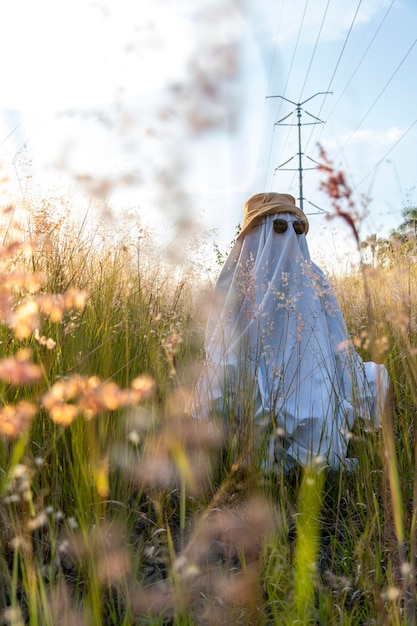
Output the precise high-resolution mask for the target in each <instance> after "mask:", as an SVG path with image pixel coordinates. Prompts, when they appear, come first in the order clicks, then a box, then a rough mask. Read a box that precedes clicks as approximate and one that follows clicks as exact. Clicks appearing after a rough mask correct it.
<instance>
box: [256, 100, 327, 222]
mask: <svg viewBox="0 0 417 626" xmlns="http://www.w3.org/2000/svg"><path fill="white" fill-rule="evenodd" d="M329 93H332V92H331V91H319V92H318V93H316V94H314V96H310V98H307V99H306V100H303V102H293V101H292V100H289V99H288V98H284V96H267V98H281V99H282V100H285V101H286V102H290V103H291V104H293V105H294V106H295V107H296V108H295V111H296V112H297V123H296V124H290V123H288V124H287V123H285V120H286V119H288V118H289V117H291V115H293V113H294V111H291V113H289V114H288V115H286V116H285V117H283V118H282V119H280V120H278V122H275V124H274V126H297V127H298V152H297V153H296V154H294V156H292V157H291V158H290V159H288V160H287V161H285V162H284V163H281V165H278V167H276V168H275V172H276V171H277V170H282V171H288V172H297V171H298V188H299V198H298V200H299V206H300V209H301V210H302V211H304V206H303V205H304V200H305V198H304V195H303V171H304V170H315V169H317V165H320V163H318V162H317V161H315V160H314V159H312V158H311V157H309V156H308V155H307V154H304V152H302V151H301V126H313V125H315V124H324V122H323V120H321V119H319V118H318V117H316V116H315V115H312V114H311V113H309V112H308V111H305V110H304V109H302V108H301V107H302V106H303V104H305V103H306V102H308V101H309V100H312V99H313V98H315V97H316V96H321V95H326V94H329ZM302 111H303V112H304V113H306V114H307V115H309V116H310V117H311V118H313V119H314V120H315V121H314V122H304V123H302V122H301V115H302ZM297 156H298V167H297V168H292V167H284V165H287V163H289V162H290V161H292V160H293V159H294V158H295V157H297ZM303 156H304V157H305V158H306V159H309V160H310V161H312V162H313V163H316V167H303ZM307 202H308V203H309V204H311V205H312V206H314V207H315V208H316V209H317V213H325V211H324V209H321V208H320V207H318V206H317V205H316V204H314V203H313V202H310V200H307ZM309 215H314V213H309Z"/></svg>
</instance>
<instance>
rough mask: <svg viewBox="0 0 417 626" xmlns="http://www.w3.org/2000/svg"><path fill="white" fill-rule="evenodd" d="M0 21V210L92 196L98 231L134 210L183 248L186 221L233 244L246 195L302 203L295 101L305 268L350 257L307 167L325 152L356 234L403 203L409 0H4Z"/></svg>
mask: <svg viewBox="0 0 417 626" xmlns="http://www.w3.org/2000/svg"><path fill="white" fill-rule="evenodd" d="M0 11H1V19H0V53H1V58H2V59H4V60H5V62H4V63H3V68H2V79H1V84H0V94H1V95H0V162H1V164H2V168H3V173H4V175H5V174H7V175H8V181H7V182H4V181H3V183H2V189H1V190H0V191H1V192H2V198H1V199H2V201H3V203H7V202H10V201H13V200H14V199H16V200H17V199H27V200H30V199H31V197H34V196H36V195H38V196H44V197H48V195H49V196H50V197H52V196H54V197H59V195H60V194H62V195H65V194H67V193H68V194H69V195H71V194H72V196H75V197H77V198H78V197H80V198H81V197H82V198H86V202H87V200H88V198H89V197H90V196H92V197H94V198H95V199H96V200H97V202H98V203H99V204H100V205H101V206H103V207H106V209H107V211H106V212H105V213H102V214H100V212H99V213H98V214H97V219H98V220H99V221H100V219H102V220H104V219H107V218H105V217H104V215H106V216H107V217H108V215H109V212H111V213H112V214H113V216H115V219H116V221H117V220H118V219H123V218H124V217H125V216H128V215H134V216H135V217H137V219H139V220H140V221H141V223H143V224H144V225H147V224H149V225H150V226H152V227H153V228H156V230H157V232H158V233H160V235H161V238H163V236H164V235H165V236H167V234H168V233H169V237H170V238H173V239H174V240H175V241H177V243H178V245H179V247H181V246H182V245H183V243H184V241H185V237H186V236H187V233H189V232H190V228H192V229H193V230H194V231H195V232H196V233H197V236H201V235H202V233H203V232H204V231H210V232H211V233H212V235H211V236H212V238H213V241H216V242H217V244H218V245H219V247H220V249H221V250H226V249H227V247H228V245H229V243H230V241H231V240H232V239H233V238H234V236H235V233H236V228H237V226H238V224H240V223H241V222H242V219H243V205H244V202H245V201H246V200H247V199H248V198H249V197H250V196H251V195H252V194H255V193H259V192H263V191H278V192H282V193H291V194H293V195H294V196H295V197H296V198H297V202H298V203H300V189H299V176H298V171H297V167H298V154H297V153H298V151H299V146H298V138H299V137H298V127H297V119H298V118H297V116H296V109H297V106H299V110H300V112H301V118H300V121H301V123H302V126H301V127H300V133H301V152H302V165H303V207H304V210H305V212H306V213H307V215H308V216H309V220H310V231H309V235H308V241H309V246H310V251H311V255H312V257H313V258H316V259H317V260H318V261H319V262H321V263H324V264H331V263H332V262H333V261H334V259H335V258H336V257H337V258H340V259H341V263H342V264H343V263H346V265H348V263H349V259H350V258H351V256H352V254H353V251H354V247H355V246H354V241H353V239H352V238H351V237H350V233H349V231H348V229H347V227H346V226H345V225H344V224H343V223H341V221H340V218H335V219H330V220H329V219H328V217H327V215H328V213H331V212H332V209H331V206H330V203H329V200H328V198H327V197H326V196H325V194H323V192H322V191H321V190H320V184H321V182H322V181H323V173H321V172H319V171H318V170H317V169H307V168H310V167H313V168H314V167H315V162H317V161H319V159H320V157H319V150H318V144H320V145H321V146H322V147H323V148H324V150H325V151H326V154H327V157H328V159H330V160H331V161H332V162H333V163H334V165H335V167H336V169H338V170H339V169H340V170H341V171H343V172H344V173H345V175H346V177H347V180H348V183H349V184H350V186H351V187H352V189H353V190H354V197H355V200H356V206H357V208H358V211H359V212H360V214H361V215H362V217H363V219H362V220H361V222H360V232H361V235H362V237H363V238H365V237H366V236H367V235H368V234H371V233H377V234H378V235H379V236H386V235H388V234H389V232H390V231H391V230H392V229H393V228H395V227H396V226H397V225H398V224H399V223H400V222H401V211H402V210H403V209H404V207H405V206H407V203H409V202H410V198H411V201H412V200H413V191H412V190H413V187H414V185H415V184H416V179H417V175H416V168H415V163H416V162H417V158H416V157H417V154H416V152H417V141H416V136H417V104H416V103H417V81H416V80H415V68H416V66H417V64H416V61H417V39H416V37H417V3H416V2H415V0H314V1H313V0H201V1H199V2H198V3H196V2H194V1H193V0H171V1H170V2H167V1H166V0H152V2H150V0H118V2H112V1H111V0H102V1H100V0H72V1H71V2H68V1H62V0H61V1H60V0H38V1H37V2H35V3H33V2H31V1H30V0H15V1H14V2H13V3H11V2H10V3H7V4H6V3H3V5H2V8H1V9H0ZM327 92H331V93H327ZM277 96H278V97H277ZM284 98H285V100H284ZM284 118H285V119H284ZM281 120H284V121H285V122H286V123H287V124H292V125H289V126H284V125H282V123H281ZM312 122H320V123H314V124H312ZM321 122H323V123H321ZM286 162H287V163H286ZM284 163H286V165H285V167H287V168H294V170H295V171H286V170H285V169H284V167H283V166H282V164H284ZM364 196H366V197H367V198H369V202H368V204H367V206H366V209H365V208H363V203H362V198H363V197H364ZM77 206H78V207H82V206H87V204H86V205H83V203H82V202H77ZM80 210H82V209H80Z"/></svg>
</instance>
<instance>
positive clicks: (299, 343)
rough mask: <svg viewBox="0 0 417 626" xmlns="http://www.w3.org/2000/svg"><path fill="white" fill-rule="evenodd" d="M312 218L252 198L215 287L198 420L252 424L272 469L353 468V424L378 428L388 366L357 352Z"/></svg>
mask: <svg viewBox="0 0 417 626" xmlns="http://www.w3.org/2000/svg"><path fill="white" fill-rule="evenodd" d="M308 228H309V223H308V219H307V217H306V216H305V214H304V213H303V212H302V211H301V209H299V208H298V207H297V206H296V205H295V199H294V198H293V197H292V196H290V195H288V194H279V193H266V194H257V195H255V196H252V197H251V198H250V199H249V200H248V201H247V203H246V204H245V211H244V222H243V226H242V229H241V231H240V233H239V235H238V238H237V240H236V243H235V245H234V247H233V249H232V251H231V253H230V255H229V257H228V259H227V261H226V263H225V265H224V267H223V268H222V271H221V273H220V276H219V278H218V281H217V283H216V286H215V290H214V300H213V305H212V308H211V311H210V314H209V319H208V323H207V329H206V337H205V352H206V359H205V362H204V366H203V370H202V372H201V375H200V377H199V380H198V382H197V385H196V388H195V394H194V401H193V406H192V414H193V416H194V417H196V418H199V419H207V418H210V417H213V416H215V415H217V416H220V418H221V419H224V420H225V422H226V424H228V425H229V428H231V429H233V428H234V427H236V428H239V426H240V425H241V424H242V423H244V422H245V421H246V423H247V422H248V420H249V421H250V422H251V423H252V424H253V426H254V427H255V430H256V431H257V432H258V433H261V435H260V436H261V437H262V438H263V440H264V441H266V442H267V445H266V450H267V457H268V459H267V463H268V464H270V463H274V464H275V463H276V462H277V461H280V462H281V461H283V462H284V466H285V467H286V468H290V467H292V466H293V465H296V464H300V465H302V466H304V467H306V466H308V465H310V464H313V463H317V462H320V463H325V464H326V465H328V466H330V467H331V468H333V469H338V468H341V467H348V466H349V463H350V460H349V459H347V449H348V441H349V434H350V432H351V429H352V426H353V424H354V422H355V419H357V418H362V419H364V420H367V421H369V422H371V424H373V425H374V426H375V425H377V424H378V419H379V418H378V415H379V414H380V412H381V410H382V407H383V405H384V402H385V398H386V394H387V390H388V375H387V371H386V369H385V367H384V366H383V365H378V364H376V363H364V362H363V361H362V359H361V358H360V356H359V355H358V354H357V352H356V351H355V350H354V347H353V343H352V341H351V338H350V337H349V334H348V331H347V327H346V324H345V321H344V318H343V315H342V312H341V310H340V307H339V305H338V302H337V300H336V297H335V295H334V293H333V291H332V289H331V287H330V285H329V282H328V281H327V279H326V277H325V276H324V274H323V272H322V271H321V270H320V269H319V268H318V267H317V266H316V265H315V264H314V263H313V262H312V261H311V260H310V255H309V251H308V246H307V240H306V234H307V232H308Z"/></svg>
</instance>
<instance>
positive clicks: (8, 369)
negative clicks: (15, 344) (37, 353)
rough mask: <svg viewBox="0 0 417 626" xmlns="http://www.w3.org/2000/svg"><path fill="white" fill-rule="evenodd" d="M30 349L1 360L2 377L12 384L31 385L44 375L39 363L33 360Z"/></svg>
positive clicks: (0, 372)
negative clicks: (36, 363)
mask: <svg viewBox="0 0 417 626" xmlns="http://www.w3.org/2000/svg"><path fill="white" fill-rule="evenodd" d="M30 358H31V352H30V350H20V351H19V352H17V353H16V354H15V355H14V356H13V357H9V358H7V359H3V360H1V361H0V379H1V380H3V381H4V382H7V383H10V384H12V385H31V384H33V383H35V382H37V381H38V380H39V379H40V377H41V376H42V370H41V368H40V367H39V365H35V364H34V363H32V362H31V360H30Z"/></svg>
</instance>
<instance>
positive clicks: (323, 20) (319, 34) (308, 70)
mask: <svg viewBox="0 0 417 626" xmlns="http://www.w3.org/2000/svg"><path fill="white" fill-rule="evenodd" d="M392 1H393V2H394V0H392ZM329 5H330V0H327V5H326V8H325V10H324V14H323V19H322V20H321V24H320V28H319V32H318V34H317V38H316V43H315V44H314V49H313V52H312V54H311V57H310V63H309V64H308V68H307V73H306V77H305V79H304V83H303V86H302V87H301V93H300V95H299V97H298V100H301V98H302V96H303V91H304V87H305V86H306V83H307V79H308V75H309V74H310V70H311V66H312V64H313V59H314V57H315V54H316V50H317V46H318V43H319V41H320V36H321V31H322V30H323V26H324V22H325V20H326V15H327V11H328V8H329Z"/></svg>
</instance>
